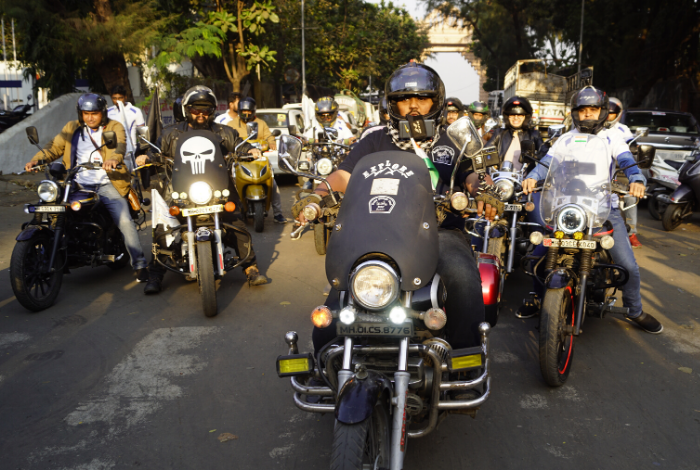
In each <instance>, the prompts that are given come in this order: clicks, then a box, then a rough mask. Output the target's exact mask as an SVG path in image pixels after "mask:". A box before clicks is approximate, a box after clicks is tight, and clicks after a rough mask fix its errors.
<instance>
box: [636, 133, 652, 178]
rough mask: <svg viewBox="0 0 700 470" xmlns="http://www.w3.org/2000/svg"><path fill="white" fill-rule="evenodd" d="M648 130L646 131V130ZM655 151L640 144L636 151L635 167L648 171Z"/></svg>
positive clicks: (649, 146)
mask: <svg viewBox="0 0 700 470" xmlns="http://www.w3.org/2000/svg"><path fill="white" fill-rule="evenodd" d="M647 130H648V129H647ZM655 155H656V149H655V148H654V147H652V146H651V145H646V144H642V145H640V146H639V150H638V151H637V166H638V167H639V168H641V169H642V170H648V169H649V168H651V165H652V163H654V156H655Z"/></svg>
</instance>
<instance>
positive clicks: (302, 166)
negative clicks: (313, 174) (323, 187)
mask: <svg viewBox="0 0 700 470" xmlns="http://www.w3.org/2000/svg"><path fill="white" fill-rule="evenodd" d="M309 167H310V165H309V162H299V163H298V164H297V168H298V169H299V171H309Z"/></svg>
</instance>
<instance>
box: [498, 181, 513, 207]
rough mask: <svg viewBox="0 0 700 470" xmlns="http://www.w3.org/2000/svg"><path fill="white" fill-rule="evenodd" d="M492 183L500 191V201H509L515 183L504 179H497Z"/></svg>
mask: <svg viewBox="0 0 700 470" xmlns="http://www.w3.org/2000/svg"><path fill="white" fill-rule="evenodd" d="M494 184H495V186H496V188H498V191H499V192H500V193H501V201H503V202H506V201H509V200H510V198H511V197H513V193H514V192H515V185H514V184H513V182H512V181H510V180H505V179H504V180H498V181H496V182H495V183H494Z"/></svg>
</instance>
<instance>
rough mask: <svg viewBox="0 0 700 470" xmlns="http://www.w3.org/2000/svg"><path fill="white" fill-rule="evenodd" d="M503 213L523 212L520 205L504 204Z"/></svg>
mask: <svg viewBox="0 0 700 470" xmlns="http://www.w3.org/2000/svg"><path fill="white" fill-rule="evenodd" d="M503 210H504V211H512V212H520V211H521V210H523V205H522V204H506V207H505V209H503Z"/></svg>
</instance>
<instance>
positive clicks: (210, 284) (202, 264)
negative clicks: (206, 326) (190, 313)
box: [197, 242, 219, 317]
mask: <svg viewBox="0 0 700 470" xmlns="http://www.w3.org/2000/svg"><path fill="white" fill-rule="evenodd" d="M197 283H198V284H199V295H200V296H201V297H202V309H203V310H204V315H206V316H208V317H214V316H216V314H217V313H219V309H218V306H217V305H216V280H215V279H214V262H213V258H212V254H211V242H200V243H197Z"/></svg>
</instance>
